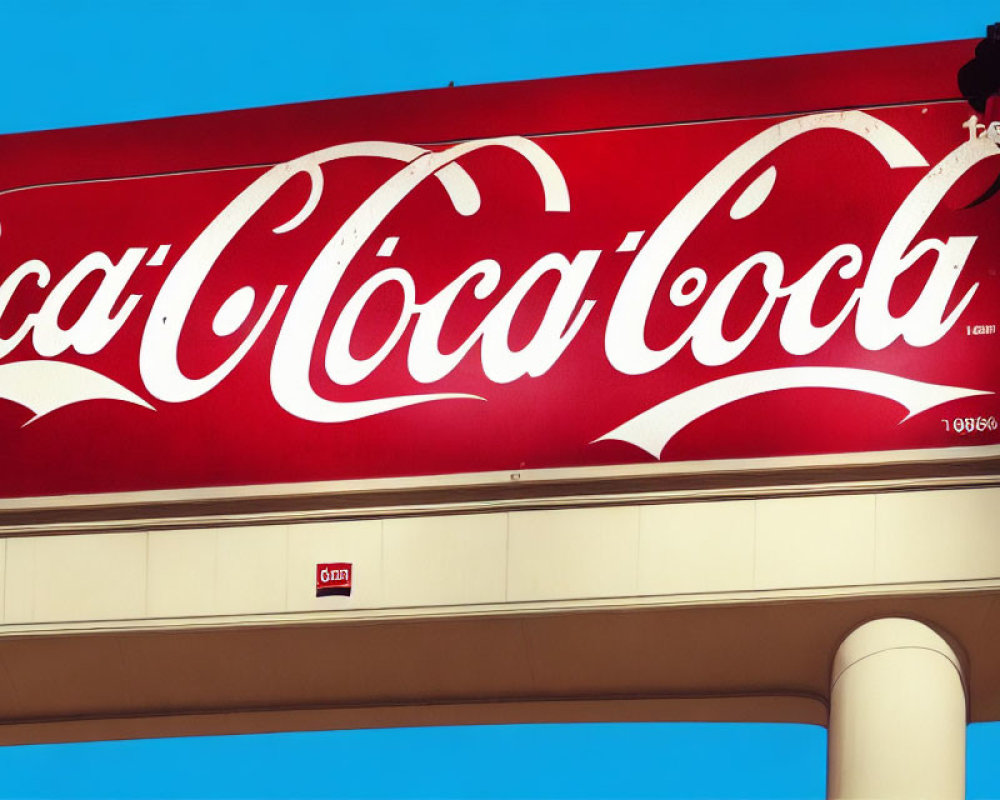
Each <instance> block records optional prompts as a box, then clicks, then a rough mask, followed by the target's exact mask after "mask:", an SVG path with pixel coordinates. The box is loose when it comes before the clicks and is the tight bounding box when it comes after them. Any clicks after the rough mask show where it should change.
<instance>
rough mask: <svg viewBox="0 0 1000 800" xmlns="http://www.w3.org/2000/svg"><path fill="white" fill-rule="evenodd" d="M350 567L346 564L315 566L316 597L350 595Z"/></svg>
mask: <svg viewBox="0 0 1000 800" xmlns="http://www.w3.org/2000/svg"><path fill="white" fill-rule="evenodd" d="M351 572H352V569H351V565H350V564H347V563H337V564H317V565H316V596H317V597H331V596H333V595H340V596H344V597H347V596H349V595H350V594H351Z"/></svg>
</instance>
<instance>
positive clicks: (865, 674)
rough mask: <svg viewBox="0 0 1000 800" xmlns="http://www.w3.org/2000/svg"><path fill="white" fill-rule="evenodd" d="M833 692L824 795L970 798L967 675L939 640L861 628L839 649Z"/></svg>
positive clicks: (911, 627)
mask: <svg viewBox="0 0 1000 800" xmlns="http://www.w3.org/2000/svg"><path fill="white" fill-rule="evenodd" d="M830 694H831V697H830V731H829V740H828V741H829V745H828V748H829V762H828V767H827V769H828V778H827V795H828V797H830V798H868V800H881V798H906V800H913V799H914V798H920V797H928V798H930V797H933V798H940V800H945V798H955V799H956V800H961V798H964V797H965V727H966V696H965V679H964V676H963V672H962V664H961V662H960V661H959V658H958V656H957V655H956V654H955V652H954V650H952V648H951V647H950V646H949V645H948V643H947V642H946V641H945V640H944V639H943V638H942V637H941V636H940V635H939V634H937V633H935V632H934V631H933V630H932V629H931V628H929V627H927V626H926V625H924V624H923V623H920V622H916V621H914V620H911V619H880V620H875V621H874V622H868V623H866V624H864V625H862V626H861V627H860V628H857V629H856V630H855V631H854V632H853V633H851V635H850V636H848V637H847V638H846V639H845V640H844V642H843V643H842V644H841V645H840V649H839V650H837V655H836V657H835V658H834V662H833V674H832V678H831V692H830Z"/></svg>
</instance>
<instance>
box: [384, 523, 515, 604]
mask: <svg viewBox="0 0 1000 800" xmlns="http://www.w3.org/2000/svg"><path fill="white" fill-rule="evenodd" d="M382 524H383V528H382V536H383V539H382V547H383V555H382V559H383V561H382V563H383V582H384V592H385V604H386V605H387V606H432V605H464V604H470V605H471V604H477V603H502V602H503V601H504V599H505V598H504V588H505V582H506V562H507V515H506V514H458V515H455V516H449V517H415V518H411V519H389V520H385V521H384V522H383V523H382Z"/></svg>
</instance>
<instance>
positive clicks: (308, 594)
mask: <svg viewBox="0 0 1000 800" xmlns="http://www.w3.org/2000/svg"><path fill="white" fill-rule="evenodd" d="M338 562H347V563H349V564H351V570H352V572H351V579H352V581H351V582H352V588H351V595H350V597H317V596H316V565H317V564H326V563H338ZM287 580H288V610H289V611H324V610H335V609H338V608H378V607H379V606H381V605H382V602H383V597H382V522H381V521H380V520H365V521H360V522H316V523H306V524H302V525H291V526H289V528H288V578H287Z"/></svg>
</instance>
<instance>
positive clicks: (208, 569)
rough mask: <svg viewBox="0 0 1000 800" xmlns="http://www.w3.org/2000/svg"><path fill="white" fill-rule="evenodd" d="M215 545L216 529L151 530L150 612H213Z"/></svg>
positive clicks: (180, 614)
mask: <svg viewBox="0 0 1000 800" xmlns="http://www.w3.org/2000/svg"><path fill="white" fill-rule="evenodd" d="M217 549H218V542H217V541H216V531H215V530H188V531H153V532H151V533H150V534H149V567H148V569H149V577H148V585H147V589H146V592H147V593H146V612H147V613H148V614H149V616H150V617H186V616H192V617H194V616H203V615H209V614H214V613H216V602H215V589H216V572H217V570H218V559H217Z"/></svg>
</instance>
